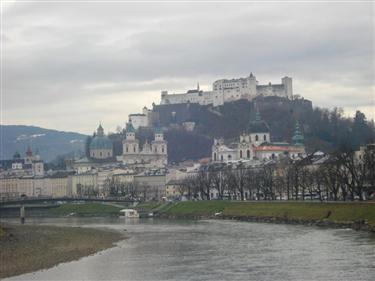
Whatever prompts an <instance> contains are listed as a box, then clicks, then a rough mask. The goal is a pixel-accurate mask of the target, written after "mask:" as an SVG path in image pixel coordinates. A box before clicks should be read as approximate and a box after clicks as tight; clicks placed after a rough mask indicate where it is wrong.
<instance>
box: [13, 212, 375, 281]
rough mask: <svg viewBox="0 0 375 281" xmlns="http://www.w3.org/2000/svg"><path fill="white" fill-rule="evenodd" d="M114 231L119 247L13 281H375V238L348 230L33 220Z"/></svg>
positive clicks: (213, 223)
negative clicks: (121, 233)
mask: <svg viewBox="0 0 375 281" xmlns="http://www.w3.org/2000/svg"><path fill="white" fill-rule="evenodd" d="M28 223H35V224H55V225H66V226H83V227H94V228H97V227H98V228H103V227H105V228H111V229H116V230H119V231H124V230H125V229H126V232H127V234H128V236H129V239H127V240H125V241H121V242H119V243H118V245H117V246H116V247H114V248H111V249H108V250H105V251H102V252H100V253H97V254H95V255H92V256H89V257H85V258H82V259H80V260H78V261H73V262H69V263H63V264H60V265H58V266H56V267H53V268H51V269H48V270H43V271H37V272H34V273H29V274H24V275H20V276H16V277H12V278H8V279H6V280H7V281H10V280H179V281H181V280H330V281H331V280H340V281H343V280H355V281H357V280H375V236H374V235H373V234H369V233H365V232H356V231H353V230H348V229H346V230H345V229H323V228H317V227H307V226H296V225H282V224H266V223H249V222H236V221H219V220H207V221H168V220H158V219H145V220H142V219H141V220H139V221H134V220H133V221H125V219H119V218H60V219H28Z"/></svg>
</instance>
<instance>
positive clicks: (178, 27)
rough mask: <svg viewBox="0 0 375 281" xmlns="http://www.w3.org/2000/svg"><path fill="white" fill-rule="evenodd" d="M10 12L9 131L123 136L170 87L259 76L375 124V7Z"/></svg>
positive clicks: (175, 6)
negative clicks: (26, 128)
mask: <svg viewBox="0 0 375 281" xmlns="http://www.w3.org/2000/svg"><path fill="white" fill-rule="evenodd" d="M3 5H4V6H3V10H2V11H3V12H2V34H1V40H2V47H3V53H2V55H3V56H2V58H3V60H2V66H3V72H2V79H3V80H2V82H3V83H2V101H3V102H2V104H1V106H2V108H1V109H2V123H3V124H26V125H37V126H42V127H46V128H54V129H59V130H68V131H76V132H81V133H92V132H93V131H94V129H95V128H96V127H97V125H98V122H99V121H101V122H102V124H103V126H104V129H105V130H106V131H115V129H116V126H117V125H121V126H124V123H125V122H126V121H127V116H128V114H129V113H138V112H140V111H141V109H142V107H143V106H148V107H151V104H152V102H155V103H159V102H160V91H161V90H169V91H170V92H183V91H186V90H188V89H189V88H194V87H196V84H197V82H199V83H200V86H201V88H203V90H211V85H212V82H213V81H215V80H217V79H220V78H234V77H245V76H248V75H249V73H250V72H253V73H254V74H255V75H256V77H257V80H258V81H259V83H260V84H266V83H268V82H269V81H271V82H272V83H280V78H281V77H282V76H286V75H287V76H291V77H293V83H294V93H295V94H300V95H302V96H304V97H305V98H308V99H311V100H312V101H313V103H314V105H315V106H321V107H329V108H332V107H335V106H338V107H343V108H344V109H345V111H346V113H347V114H353V113H354V112H355V110H356V109H360V110H362V111H363V112H364V113H365V114H366V116H367V117H368V119H370V118H374V117H375V114H374V108H375V105H374V98H375V97H374V91H375V86H374V4H373V3H370V2H362V3H320V4H314V3H279V4H275V3H274V2H273V3H263V4H262V3H232V4H231V3H153V4H152V3H139V4H136V3H57V2H54V3H19V2H18V3H17V2H16V3H8V4H3Z"/></svg>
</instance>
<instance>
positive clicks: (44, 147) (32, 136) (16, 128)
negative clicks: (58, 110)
mask: <svg viewBox="0 0 375 281" xmlns="http://www.w3.org/2000/svg"><path fill="white" fill-rule="evenodd" d="M0 132H1V141H2V147H1V149H0V159H11V158H12V157H13V154H14V153H15V152H16V151H18V152H19V153H20V154H21V156H22V157H23V156H24V155H25V152H26V150H27V147H28V146H30V147H31V149H32V150H33V151H34V153H35V152H36V151H38V153H39V154H40V156H41V157H42V159H44V160H45V161H51V160H54V159H55V158H56V157H57V156H58V155H64V154H69V153H71V154H74V153H76V154H82V153H83V151H84V145H85V139H86V137H87V136H86V135H83V134H79V133H72V132H62V131H57V130H50V129H44V128H40V127H35V126H23V125H0Z"/></svg>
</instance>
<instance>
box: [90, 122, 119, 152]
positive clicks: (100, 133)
mask: <svg viewBox="0 0 375 281" xmlns="http://www.w3.org/2000/svg"><path fill="white" fill-rule="evenodd" d="M112 148H113V144H112V142H111V140H110V139H109V138H107V137H106V136H105V135H104V129H103V127H102V125H101V124H99V127H98V129H97V131H96V136H95V137H94V138H93V139H92V141H91V143H90V150H96V149H111V150H112Z"/></svg>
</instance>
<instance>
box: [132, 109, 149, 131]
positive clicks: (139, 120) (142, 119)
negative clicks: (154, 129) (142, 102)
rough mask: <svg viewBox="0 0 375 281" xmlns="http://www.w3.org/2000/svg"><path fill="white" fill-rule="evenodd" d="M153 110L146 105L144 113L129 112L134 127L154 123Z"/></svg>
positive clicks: (147, 125)
mask: <svg viewBox="0 0 375 281" xmlns="http://www.w3.org/2000/svg"><path fill="white" fill-rule="evenodd" d="M151 119H152V110H150V109H148V108H147V107H144V108H143V110H142V113H133V114H129V122H131V123H132V124H133V127H134V129H136V130H138V128H140V127H149V126H151V123H152V120H151Z"/></svg>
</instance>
